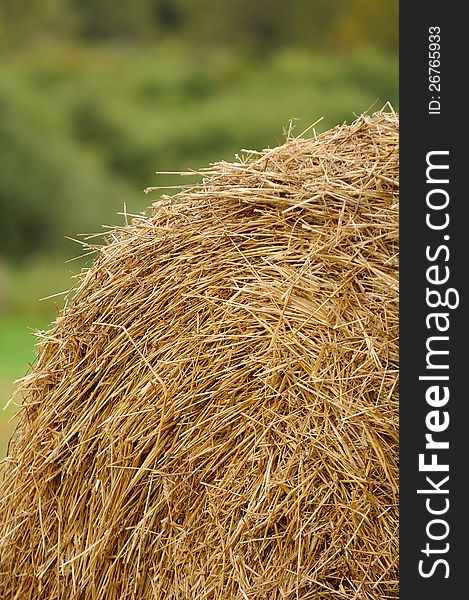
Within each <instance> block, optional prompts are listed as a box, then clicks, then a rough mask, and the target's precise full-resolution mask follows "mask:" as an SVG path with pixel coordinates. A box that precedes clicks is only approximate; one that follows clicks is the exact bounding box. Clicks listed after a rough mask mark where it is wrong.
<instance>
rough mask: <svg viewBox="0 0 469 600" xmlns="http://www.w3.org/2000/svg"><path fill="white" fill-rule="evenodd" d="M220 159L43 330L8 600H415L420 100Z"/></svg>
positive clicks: (11, 499) (2, 555) (121, 231)
mask: <svg viewBox="0 0 469 600" xmlns="http://www.w3.org/2000/svg"><path fill="white" fill-rule="evenodd" d="M202 175H203V180H202V183H201V184H200V185H196V186H194V187H190V188H183V189H182V190H181V191H180V192H179V193H178V194H176V195H174V196H172V197H163V199H162V200H160V201H158V202H156V203H155V205H154V206H153V209H152V212H151V214H148V215H147V216H139V217H136V218H134V219H133V220H132V222H131V223H130V224H126V225H125V226H123V227H121V228H116V229H113V230H112V231H111V232H110V233H109V234H108V235H107V238H106V242H105V243H104V244H103V245H101V246H100V247H99V248H97V250H96V251H97V253H98V256H97V258H96V260H95V262H94V263H93V265H92V266H91V267H90V268H89V269H88V270H87V271H86V272H84V273H83V274H82V278H81V282H80V284H79V286H78V288H77V289H76V291H75V292H74V293H73V295H72V297H71V298H70V300H69V303H68V306H67V308H66V309H65V310H64V312H63V314H62V315H61V316H60V317H59V318H57V320H56V321H55V323H54V324H53V325H52V327H51V329H50V331H48V332H47V333H46V334H44V337H43V339H42V340H41V342H40V344H39V353H38V359H37V362H36V364H35V366H34V368H33V370H32V372H31V374H30V375H29V376H28V377H27V378H26V379H25V381H24V383H23V384H22V388H21V392H22V395H23V398H24V401H23V409H22V417H21V422H20V426H19V429H18V431H17V432H16V434H15V436H14V439H13V440H12V443H11V445H10V454H9V456H8V458H7V459H6V461H5V464H4V466H3V483H2V485H1V490H0V597H1V598H2V599H5V600H6V599H13V598H14V599H18V600H27V599H34V600H37V599H40V600H42V599H44V600H46V599H47V600H56V599H58V598H59V599H62V598H66V599H67V600H86V599H93V600H114V599H115V600H124V599H149V600H150V599H161V600H163V599H164V600H172V599H174V600H176V599H177V600H195V599H197V600H202V599H206V600H215V599H217V600H251V599H252V600H254V599H256V600H257V599H259V600H260V599H266V600H277V599H278V600H279V599H292V600H294V599H300V598H301V599H314V600H318V599H334V600H335V599H339V598H340V599H342V598H343V599H348V600H351V599H372V600H377V599H380V600H384V599H389V598H397V595H398V591H397V589H398V588H397V577H398V465H397V460H398V398H397V381H398V380H397V376H398V372H397V369H398V342H397V335H398V295H397V266H398V117H397V115H396V114H394V113H385V112H379V113H376V114H374V115H373V116H367V115H363V116H361V117H359V118H358V119H357V120H356V121H355V122H354V123H353V124H352V125H343V126H340V127H336V128H334V129H332V130H330V131H327V132H326V133H323V134H320V135H310V136H309V137H308V136H306V137H305V138H291V137H290V138H289V139H287V141H286V142H285V143H284V144H283V145H281V146H279V147H276V148H273V149H267V150H263V151H262V152H248V153H247V154H246V155H244V157H243V158H242V159H239V160H237V162H234V163H233V164H231V163H226V162H220V163H215V164H213V165H212V166H211V167H210V168H209V169H206V170H203V171H202Z"/></svg>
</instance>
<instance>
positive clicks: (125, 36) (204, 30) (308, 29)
mask: <svg viewBox="0 0 469 600" xmlns="http://www.w3.org/2000/svg"><path fill="white" fill-rule="evenodd" d="M397 19H398V1H397V0H379V1H378V2H377V1H376V0H314V1H312V0H289V1H288V2H279V1H278V0H256V1H253V0H132V1H131V2H130V1H129V0H39V1H38V0H0V23H1V25H0V39H1V40H2V42H3V44H4V45H7V46H8V45H9V46H15V45H24V44H26V43H34V42H35V41H37V39H39V38H41V37H49V38H50V37H51V36H52V37H59V38H63V37H72V38H76V39H84V40H88V41H109V40H126V41H128V42H137V43H141V42H149V41H155V40H161V39H162V38H167V37H170V36H177V37H180V38H184V39H186V40H193V41H197V42H198V43H202V44H208V45H210V46H214V47H216V45H217V44H222V45H229V46H231V47H232V48H235V49H237V50H240V51H242V52H245V53H248V54H249V53H261V54H264V53H268V52H271V51H272V50H274V49H277V48H279V47H281V46H284V45H288V46H291V45H294V46H301V47H304V48H309V49H312V50H318V49H325V48H337V47H341V46H350V45H351V44H358V43H360V44H363V43H373V44H375V45H377V46H378V47H380V48H382V49H384V50H386V51H397V44H398V28H397Z"/></svg>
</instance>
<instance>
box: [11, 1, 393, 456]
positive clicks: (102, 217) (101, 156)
mask: <svg viewBox="0 0 469 600" xmlns="http://www.w3.org/2000/svg"><path fill="white" fill-rule="evenodd" d="M397 11H398V2H397V0H380V1H379V2H376V0H290V1H289V2H278V1H277V0H256V1H255V2H253V0H132V2H129V1H128V0H14V1H12V0H0V159H1V160H0V206H1V218H0V404H1V406H2V407H3V405H4V404H5V402H6V401H7V400H8V398H9V397H10V395H11V393H12V390H13V389H14V385H13V383H12V382H13V380H14V379H16V378H19V377H22V376H23V375H24V374H25V373H26V371H27V370H28V366H29V364H30V363H31V362H32V361H33V360H34V356H35V341H36V340H35V337H34V336H33V335H32V332H33V331H34V330H42V329H46V328H48V326H49V324H50V322H51V321H52V320H53V319H54V318H55V315H56V314H57V311H59V310H60V308H61V306H62V302H63V301H61V298H62V296H60V295H59V296H57V297H55V298H53V299H48V300H42V301H40V298H43V297H46V296H50V295H52V294H56V293H58V292H61V291H63V290H66V289H67V288H69V287H70V286H71V285H72V283H73V280H72V279H71V276H72V275H73V274H74V273H77V272H78V271H79V270H80V269H81V268H82V267H83V266H86V260H84V259H78V260H76V261H73V262H67V260H68V259H70V258H72V257H77V256H79V255H80V253H81V248H80V246H79V245H78V244H77V243H76V242H73V241H71V240H70V239H69V238H70V237H71V238H77V236H78V235H79V234H84V233H93V232H100V231H103V225H113V224H121V223H122V222H123V217H122V215H121V214H119V213H122V211H123V209H124V206H125V207H126V210H127V212H129V213H138V212H141V211H142V210H144V209H145V207H146V206H147V205H148V204H149V203H150V202H152V201H154V200H156V199H157V194H156V193H153V194H152V195H150V196H146V195H145V194H144V193H143V189H144V188H145V187H147V186H152V185H168V186H169V185H175V184H178V183H187V181H185V180H182V181H181V180H180V178H176V177H175V176H162V175H159V176H157V175H155V172H156V171H180V170H186V169H193V168H197V167H200V166H204V165H207V164H208V163H209V162H211V161H215V160H222V159H226V160H232V159H233V158H234V155H235V154H236V153H237V152H239V150H240V149H241V148H255V149H261V148H265V147H268V146H274V145H277V144H279V143H282V140H283V139H284V137H283V132H284V130H285V129H286V128H287V127H288V124H289V121H290V120H291V119H293V123H294V125H295V128H294V130H293V133H295V132H296V133H300V132H301V131H302V130H303V129H305V128H306V127H308V126H309V125H310V124H312V123H313V122H314V121H316V120H317V119H318V118H319V117H324V118H323V120H322V121H321V123H320V125H318V127H317V130H319V131H321V130H324V129H326V128H329V127H331V126H333V125H336V124H338V123H341V122H344V121H348V122H350V121H351V120H353V118H354V114H359V113H361V112H363V111H364V110H366V109H368V108H369V107H370V106H371V105H373V106H374V110H377V109H379V108H381V107H382V106H383V105H384V104H385V103H386V102H387V101H390V102H391V103H392V104H393V106H394V108H395V109H396V110H398V62H397V60H398V59H397V44H398V25H397V19H398V15H397ZM89 260H90V259H88V261H89ZM14 412H15V406H11V407H10V408H9V409H7V410H3V411H2V412H1V413H0V457H1V456H3V454H4V452H5V449H6V442H7V439H8V438H9V436H10V434H11V431H12V428H13V427H14V422H13V421H11V417H12V415H13V413H14Z"/></svg>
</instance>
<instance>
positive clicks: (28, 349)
mask: <svg viewBox="0 0 469 600" xmlns="http://www.w3.org/2000/svg"><path fill="white" fill-rule="evenodd" d="M46 327H47V323H46V322H44V318H43V317H42V318H41V317H34V316H23V317H21V316H10V317H0V405H1V410H0V457H1V458H3V456H4V455H5V452H6V448H7V443H8V440H9V438H10V436H11V434H12V433H13V430H14V428H15V425H16V419H15V418H14V415H15V413H16V412H17V411H18V406H17V405H15V403H16V402H18V400H15V401H14V402H12V403H10V405H9V406H8V408H6V409H5V405H6V404H7V403H8V400H9V399H10V397H11V395H12V393H13V391H14V389H15V383H14V381H15V380H17V379H19V378H21V377H23V376H24V375H25V374H26V373H27V372H28V370H29V367H30V365H31V364H32V362H33V361H34V359H35V356H36V348H35V344H36V342H37V340H36V338H35V336H34V335H33V331H35V330H38V329H44V328H46Z"/></svg>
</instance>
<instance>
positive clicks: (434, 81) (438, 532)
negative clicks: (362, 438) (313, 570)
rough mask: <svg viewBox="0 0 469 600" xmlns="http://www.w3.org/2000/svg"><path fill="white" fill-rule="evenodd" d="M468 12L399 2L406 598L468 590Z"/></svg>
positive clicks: (402, 537)
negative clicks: (465, 20) (465, 13)
mask: <svg viewBox="0 0 469 600" xmlns="http://www.w3.org/2000/svg"><path fill="white" fill-rule="evenodd" d="M463 7H464V3H455V2H452V3H450V2H441V1H440V2H436V1H435V0H429V1H427V2H424V3H415V2H401V4H400V107H399V112H400V127H401V130H400V161H401V162H400V193H401V196H400V207H401V216H400V370H401V382H400V469H401V471H400V482H401V500H400V502H401V505H400V600H415V599H418V598H425V600H433V599H435V600H436V599H439V600H440V599H441V598H461V597H466V595H467V591H465V590H466V585H467V584H466V580H467V575H468V573H469V567H468V566H467V556H468V554H467V545H468V543H469V533H468V526H467V522H468V520H469V519H468V517H466V515H465V513H466V506H467V505H469V502H468V495H467V492H466V488H467V485H466V482H468V481H469V468H468V466H467V459H468V458H469V451H468V448H469V418H468V410H467V406H468V404H469V398H468V392H467V389H466V385H467V384H466V382H465V376H466V375H469V362H468V360H467V358H466V357H467V356H468V355H469V352H468V348H467V347H468V344H467V341H466V338H467V331H468V329H469V328H468V326H467V319H468V314H467V283H466V280H467V278H468V271H469V269H468V268H467V264H468V263H469V261H468V260H467V258H468V250H467V245H466V244H467V243H469V220H468V219H467V217H466V214H467V211H466V210H465V208H466V205H468V204H469V198H468V196H469V193H468V191H467V188H468V187H469V186H468V185H467V184H466V186H463V181H464V180H465V179H467V177H468V175H469V167H468V166H467V165H466V164H465V163H466V155H467V154H469V153H468V151H467V150H466V148H465V146H466V145H467V143H468V142H467V139H468V131H467V130H468V116H467V110H466V108H465V98H464V96H465V93H466V92H465V88H466V87H467V86H466V85H465V77H466V72H467V69H466V61H467V58H468V55H469V52H468V50H467V46H466V43H467V40H468V39H469V31H468V30H467V26H466V24H465V22H464V19H463V16H462V9H463ZM464 188H466V190H465V189H464ZM461 594H462V595H461Z"/></svg>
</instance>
